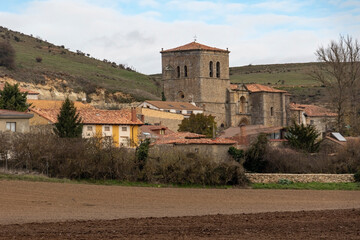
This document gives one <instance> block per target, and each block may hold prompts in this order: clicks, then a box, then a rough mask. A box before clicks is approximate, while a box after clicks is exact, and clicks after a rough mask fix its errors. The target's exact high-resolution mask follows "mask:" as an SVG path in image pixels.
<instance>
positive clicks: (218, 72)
mask: <svg viewBox="0 0 360 240" xmlns="http://www.w3.org/2000/svg"><path fill="white" fill-rule="evenodd" d="M216 77H217V78H220V62H217V63H216Z"/></svg>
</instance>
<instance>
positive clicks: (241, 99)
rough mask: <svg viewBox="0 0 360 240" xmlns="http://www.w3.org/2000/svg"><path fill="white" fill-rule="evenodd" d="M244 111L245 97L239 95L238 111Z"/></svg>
mask: <svg viewBox="0 0 360 240" xmlns="http://www.w3.org/2000/svg"><path fill="white" fill-rule="evenodd" d="M245 112H246V98H245V97H244V96H241V98H240V113H245Z"/></svg>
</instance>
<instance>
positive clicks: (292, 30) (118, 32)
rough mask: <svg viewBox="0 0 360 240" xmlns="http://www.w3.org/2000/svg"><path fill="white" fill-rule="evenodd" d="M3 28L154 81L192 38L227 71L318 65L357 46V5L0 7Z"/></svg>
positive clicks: (25, 1) (68, 3)
mask: <svg viewBox="0 0 360 240" xmlns="http://www.w3.org/2000/svg"><path fill="white" fill-rule="evenodd" d="M0 25H1V26H4V27H7V28H9V29H12V30H15V31H19V32H23V33H25V34H33V35H34V36H39V37H41V38H42V39H44V40H47V41H49V42H52V43H54V44H56V45H65V47H67V48H69V49H70V50H74V51H75V50H81V51H83V52H85V53H89V54H91V56H93V57H96V58H99V59H104V58H105V59H108V60H110V61H115V62H117V63H123V64H127V65H129V66H133V67H134V68H135V69H136V70H137V71H140V72H142V73H146V74H151V73H160V72H161V61H160V60H161V59H160V58H161V56H160V53H159V51H160V50H161V48H164V49H168V48H173V47H177V46H180V45H184V44H187V43H189V42H191V41H194V36H196V39H197V41H198V42H199V43H202V44H205V45H209V46H212V47H218V48H224V49H225V48H229V50H230V51H231V53H230V66H242V65H248V64H271V63H287V62H309V61H316V58H315V55H314V52H315V50H316V49H317V48H318V47H319V46H321V45H324V46H326V45H328V44H329V42H330V41H331V40H337V39H338V38H339V35H340V34H342V35H347V34H349V35H351V36H353V37H354V38H357V39H359V40H360V1H359V0H348V1H346V0H343V1H341V0H329V1H325V0H299V1H288V0H280V1H277V0H272V1H260V0H254V1H250V0H249V1H235V0H230V1H223V0H218V1H201V0H198V1H196V0H170V1H163V0H138V1H136V0H6V1H5V0H1V4H0Z"/></svg>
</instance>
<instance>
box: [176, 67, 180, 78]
mask: <svg viewBox="0 0 360 240" xmlns="http://www.w3.org/2000/svg"><path fill="white" fill-rule="evenodd" d="M176 71H177V77H178V78H179V77H180V66H177V68H176Z"/></svg>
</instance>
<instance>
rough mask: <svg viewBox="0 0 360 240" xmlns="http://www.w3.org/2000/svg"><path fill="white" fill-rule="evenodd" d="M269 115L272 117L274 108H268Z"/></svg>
mask: <svg viewBox="0 0 360 240" xmlns="http://www.w3.org/2000/svg"><path fill="white" fill-rule="evenodd" d="M270 115H271V116H274V108H273V107H271V108H270Z"/></svg>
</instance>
